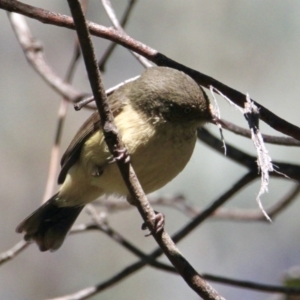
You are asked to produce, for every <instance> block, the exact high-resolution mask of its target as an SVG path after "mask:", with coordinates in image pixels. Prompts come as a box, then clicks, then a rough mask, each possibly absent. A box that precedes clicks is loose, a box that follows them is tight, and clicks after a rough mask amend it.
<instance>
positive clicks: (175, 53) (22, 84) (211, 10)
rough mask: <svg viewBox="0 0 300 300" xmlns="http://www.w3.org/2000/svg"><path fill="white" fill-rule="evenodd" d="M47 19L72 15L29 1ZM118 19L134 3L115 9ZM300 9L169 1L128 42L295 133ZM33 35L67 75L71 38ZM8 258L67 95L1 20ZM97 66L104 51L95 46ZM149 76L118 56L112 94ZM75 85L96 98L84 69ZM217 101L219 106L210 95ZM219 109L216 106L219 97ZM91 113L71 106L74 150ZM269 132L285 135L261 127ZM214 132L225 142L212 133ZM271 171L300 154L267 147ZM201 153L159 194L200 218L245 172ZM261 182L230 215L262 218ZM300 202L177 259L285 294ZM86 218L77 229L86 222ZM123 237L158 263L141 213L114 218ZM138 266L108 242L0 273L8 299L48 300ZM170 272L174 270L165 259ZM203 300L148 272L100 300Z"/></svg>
mask: <svg viewBox="0 0 300 300" xmlns="http://www.w3.org/2000/svg"><path fill="white" fill-rule="evenodd" d="M26 3H28V4H31V5H36V6H40V7H41V6H42V7H43V8H45V9H48V10H52V11H55V12H59V13H63V14H68V15H70V13H69V9H68V6H67V1H50V0H44V1H37V0H36V1H26ZM112 3H113V5H115V8H116V10H117V12H118V15H121V14H122V11H123V9H124V7H125V4H126V3H127V1H124V0H123V1H116V0H115V1H112ZM299 11H300V2H299V1H297V0H294V1H293V0H290V1H280V0H264V1H261V0H260V1H259V0H251V1H246V0H239V1H236V0H235V1H234V0H215V1H207V0H206V1H205V0H194V1H192V0H189V1H183V0H176V1H175V0H165V1H158V0H152V1H146V0H140V1H138V3H137V5H136V7H135V9H134V11H133V13H132V16H131V19H130V21H129V24H128V26H127V28H126V31H127V32H128V34H129V35H131V36H132V37H133V38H135V39H137V40H139V41H141V42H143V43H145V44H147V45H149V46H151V47H153V48H155V49H157V50H158V51H160V52H162V53H163V54H165V55H167V56H169V57H170V58H172V59H174V60H176V61H178V62H180V63H183V64H185V65H187V66H190V67H192V68H194V69H196V70H199V71H200V72H202V73H205V74H207V75H210V76H212V77H214V78H216V79H217V80H219V81H221V82H223V83H225V84H227V85H229V86H231V87H233V88H235V89H237V90H239V91H241V92H243V93H249V94H250V96H251V97H253V98H254V99H255V100H256V101H257V102H259V103H261V104H262V105H264V106H265V107H267V108H269V109H270V110H272V111H273V112H274V113H276V114H278V115H280V116H281V117H282V118H284V119H287V120H289V121H290V122H292V123H294V124H296V125H298V126H299V125H300V124H299V110H300V101H299V94H300V85H299V81H300V72H299V69H300V57H299V52H300V18H299ZM88 18H89V19H90V20H92V21H94V22H97V23H99V24H103V25H107V26H110V22H109V20H108V19H107V17H106V15H105V13H104V11H103V9H102V7H101V4H100V1H90V6H89V10H88ZM28 22H29V25H30V27H31V30H32V32H33V34H34V36H35V37H36V38H37V39H39V40H40V41H42V43H43V45H44V48H45V55H46V58H47V60H48V62H49V63H50V64H51V66H52V67H53V69H54V70H55V71H56V72H57V73H58V74H59V75H60V76H62V77H63V76H64V74H65V71H66V68H67V66H68V63H69V60H70V57H71V55H72V53H73V43H74V32H73V31H70V30H68V29H64V28H60V27H54V26H51V25H45V24H42V23H40V22H37V21H35V20H28ZM0 24H1V33H0V41H1V42H0V43H1V46H0V49H1V55H0V65H1V70H0V90H1V99H2V101H1V103H2V105H1V110H0V119H1V126H0V140H1V143H0V166H1V168H0V176H1V181H0V190H1V197H0V205H1V208H2V209H1V210H0V228H1V230H0V252H2V251H5V250H8V249H9V248H10V247H12V246H13V245H14V244H15V243H16V242H18V241H19V240H20V239H21V236H20V235H18V234H16V233H15V227H16V225H17V224H18V223H19V222H20V221H21V220H22V219H23V218H24V217H26V216H27V215H28V214H29V213H31V212H32V211H33V210H34V209H35V208H37V207H38V206H39V204H40V203H41V200H42V197H43V193H44V189H45V184H46V179H47V173H48V164H49V157H50V149H51V145H52V143H53V139H54V132H55V128H56V118H57V111H58V107H59V102H60V96H58V95H56V94H55V93H54V92H53V91H52V90H51V89H50V88H49V86H48V85H47V84H45V83H44V82H43V81H42V79H41V78H40V77H39V76H38V75H37V74H36V73H35V71H34V70H33V69H32V68H31V67H30V66H29V65H28V63H27V61H26V59H25V57H24V55H23V53H22V50H21V49H20V46H19V45H18V43H17V41H16V38H15V36H14V33H13V31H12V29H11V26H10V24H9V21H8V19H7V15H6V12H5V11H2V10H1V11H0ZM93 41H94V43H95V47H96V49H97V55H98V56H99V57H100V56H101V53H103V51H104V50H105V49H106V45H107V44H108V42H107V41H104V40H101V39H99V38H94V39H93ZM141 71H142V67H141V66H140V65H139V64H138V63H137V62H136V61H135V59H134V58H133V57H132V55H131V54H129V53H128V51H127V50H126V49H123V48H121V47H118V48H117V51H115V53H114V55H113V56H112V58H111V60H110V61H109V64H108V65H107V72H106V73H105V75H104V82H105V85H106V87H107V88H109V87H111V86H113V85H115V84H117V83H119V82H120V81H123V80H125V79H127V78H130V77H132V76H135V75H138V74H139V73H140V72H141ZM74 85H75V86H76V87H77V88H78V89H81V90H82V91H86V92H90V89H89V84H88V81H87V76H86V73H85V70H84V68H83V63H81V64H80V67H79V69H78V71H77V73H76V78H75V82H74ZM210 97H211V96H210ZM218 99H219V98H218ZM219 105H220V107H221V114H222V116H223V117H224V118H225V119H227V120H231V121H234V122H236V123H237V124H239V125H242V126H246V123H245V121H244V120H243V117H242V116H241V115H240V114H239V112H237V111H236V110H235V109H234V108H232V107H229V105H228V104H226V103H225V102H224V101H223V100H222V99H219ZM89 114H90V112H88V111H81V112H75V111H74V110H73V109H72V107H71V106H70V109H69V115H68V118H67V122H66V129H65V131H64V136H63V146H62V150H64V149H65V148H66V146H67V145H68V143H69V142H70V140H71V138H72V136H73V135H74V134H75V132H76V131H77V129H78V127H79V126H80V125H81V124H82V122H83V121H84V120H85V119H86V118H87V116H88V115H89ZM261 127H262V131H263V132H265V133H269V134H277V133H275V132H274V131H273V130H272V129H270V128H269V127H268V126H266V125H265V124H263V123H262V125H261ZM207 128H209V129H211V130H213V131H214V132H217V131H216V129H215V128H214V126H212V125H208V126H207ZM225 138H226V141H227V142H228V143H233V144H234V145H236V146H237V147H239V148H241V149H243V150H244V151H246V152H247V153H250V154H252V155H255V150H254V147H253V146H252V144H251V142H250V141H249V140H247V139H244V138H241V137H236V136H234V135H233V134H231V133H229V132H225ZM267 147H268V150H269V152H270V155H271V157H272V158H273V160H277V161H284V162H293V163H297V162H298V161H299V150H298V149H297V148H287V147H279V146H271V145H267ZM245 171H246V170H245V169H244V168H242V167H240V166H238V165H236V164H234V163H232V162H230V161H229V160H228V159H226V157H224V156H223V155H219V154H216V153H214V152H213V151H212V150H211V149H209V148H208V147H206V146H205V145H203V144H201V143H198V145H197V147H196V150H195V153H194V155H193V157H192V159H191V161H190V163H189V165H188V166H187V167H186V169H185V170H184V172H182V174H180V175H179V176H178V177H177V178H176V179H175V180H174V181H173V182H171V183H170V184H168V185H167V186H166V187H165V188H163V189H162V190H160V191H159V192H157V195H174V194H184V195H185V196H186V197H187V199H188V202H189V203H191V204H193V205H195V206H198V207H204V206H205V205H206V204H208V203H210V202H211V201H212V200H214V199H216V198H217V197H218V196H220V195H221V194H222V193H223V192H224V191H226V190H227V189H229V188H230V187H231V185H232V184H233V183H234V182H235V181H236V180H237V179H238V178H239V177H240V176H241V175H242V174H244V173H245ZM292 187H293V183H292V182H288V181H286V180H281V179H273V178H272V179H271V182H270V187H269V190H270V191H269V194H267V195H265V196H264V197H263V198H262V199H263V202H264V204H265V205H266V206H268V205H271V204H272V203H275V202H276V201H277V200H279V199H280V197H282V196H283V195H285V194H286V193H288V192H289V190H290V189H291V188H292ZM258 189H259V182H258V181H256V182H255V183H253V184H251V186H249V187H247V188H246V189H245V190H244V191H242V192H241V193H239V194H238V195H237V196H235V197H234V199H233V200H232V201H230V203H228V204H227V206H228V207H242V208H246V207H247V208H256V207H257V204H256V202H255V196H256V194H257V192H258ZM299 200H300V199H299V197H298V201H296V202H295V203H294V204H293V205H292V206H290V207H289V208H288V209H287V210H286V211H284V212H283V213H282V214H281V215H280V216H279V217H278V218H276V219H275V221H274V223H273V224H265V223H263V224H252V223H234V222H221V221H208V222H206V223H205V224H204V225H202V226H201V227H199V228H198V229H197V230H195V231H194V232H193V233H192V234H190V235H189V236H188V237H187V238H186V239H184V240H183V241H182V242H180V243H179V245H178V246H179V248H180V250H181V251H182V253H183V254H184V255H185V257H186V258H187V259H188V260H189V261H190V262H191V264H192V265H193V266H194V267H195V268H196V269H197V271H198V272H200V273H202V272H205V273H211V274H215V275H222V276H227V277H232V278H236V279H244V280H250V281H257V282H262V283H268V284H279V283H280V279H281V276H282V274H283V272H284V271H285V270H286V269H288V268H290V267H291V266H294V265H299V264H300V242H299V241H300V231H299V208H300V206H299ZM157 209H158V210H159V211H162V212H163V213H164V214H165V215H166V229H167V231H168V232H169V233H171V234H172V233H174V232H176V231H177V230H178V229H179V228H181V227H182V226H183V225H184V224H186V222H187V221H188V218H187V217H186V216H184V215H183V214H181V213H179V212H177V211H175V210H173V209H167V208H165V207H157ZM84 217H85V213H82V216H81V218H80V220H79V222H80V221H82V220H84ZM109 222H110V224H111V225H112V226H113V227H114V228H115V229H116V230H118V231H119V232H120V233H122V234H124V236H125V237H126V238H128V239H130V240H131V241H132V243H134V244H135V245H137V246H139V247H141V248H142V249H143V250H144V251H146V252H151V251H152V249H154V248H155V247H156V244H155V242H154V241H153V239H152V238H144V236H143V235H144V233H143V232H142V231H141V230H140V225H141V223H142V220H141V218H140V216H139V215H138V213H137V212H136V211H135V210H131V211H129V212H128V211H127V212H122V213H118V214H114V215H112V216H109ZM136 260H137V258H136V257H134V256H133V255H131V253H128V252H127V251H126V250H124V249H123V248H122V247H120V246H118V245H117V244H116V243H115V242H113V241H112V240H110V239H109V238H107V237H106V236H104V235H103V234H101V233H95V232H94V233H88V234H85V235H77V236H73V237H69V238H67V240H66V241H65V243H64V245H63V247H62V248H61V249H59V251H57V252H55V253H40V252H39V251H38V248H37V247H36V246H35V245H32V246H30V247H29V248H28V249H27V250H25V251H24V252H23V253H22V254H20V255H19V256H18V257H17V258H15V259H14V260H12V261H10V262H8V263H6V264H4V265H2V266H1V268H0V299H14V300H15V299H16V300H18V299H20V300H32V299H47V298H53V297H58V296H62V295H65V294H68V293H73V292H76V291H77V290H79V289H82V288H84V287H87V286H91V285H93V284H96V283H98V282H102V281H103V280H105V279H107V278H109V277H111V276H112V275H114V274H115V273H116V272H118V271H120V270H122V269H123V268H124V267H126V266H128V265H129V264H130V263H133V262H135V261H136ZM163 260H164V261H166V259H165V258H164V259H163ZM212 285H213V286H214V287H215V288H216V289H217V290H218V291H219V292H220V293H221V295H223V296H224V297H226V299H231V300H240V299H244V300H254V299H255V300H256V299H257V300H263V299H269V297H270V295H269V294H265V293H258V292H253V291H249V290H244V289H236V288H234V287H230V286H225V285H219V284H215V283H212ZM154 298H155V299H156V300H163V299H174V300H180V299H198V297H197V295H196V294H195V293H194V292H193V291H191V290H190V289H189V288H188V287H187V286H186V284H185V283H184V282H183V280H182V279H181V278H180V277H179V276H175V275H170V274H167V273H165V272H161V271H158V270H154V269H152V268H150V267H148V268H144V269H142V270H141V271H139V272H138V273H135V274H134V275H133V276H130V277H129V278H127V279H126V280H123V281H122V282H121V283H119V284H117V285H116V286H114V287H113V288H110V289H108V290H106V291H105V292H104V293H102V294H99V295H97V296H95V297H93V298H92V299H121V300H125V299H126V300H127V299H145V300H148V299H149V300H151V299H154Z"/></svg>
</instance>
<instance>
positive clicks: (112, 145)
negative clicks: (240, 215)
mask: <svg viewBox="0 0 300 300" xmlns="http://www.w3.org/2000/svg"><path fill="white" fill-rule="evenodd" d="M68 3H69V7H70V10H71V13H72V16H73V19H74V23H75V26H76V31H77V34H78V39H79V43H80V46H81V51H82V55H83V58H84V62H85V65H86V69H87V72H88V77H89V81H90V85H91V88H92V91H93V94H94V97H95V101H96V104H97V108H98V111H99V114H100V119H101V125H102V130H103V133H104V136H105V140H106V143H107V145H108V148H109V150H110V152H111V153H112V154H113V155H114V157H115V158H116V159H117V156H118V154H119V153H121V152H123V153H124V151H123V149H125V147H124V145H123V143H122V141H121V138H120V136H119V135H118V132H117V130H116V126H115V124H114V120H113V116H112V113H111V111H110V109H109V106H108V101H107V98H106V94H105V90H104V87H103V85H102V82H101V77H100V72H99V69H98V66H97V63H96V57H95V54H94V51H93V45H92V41H91V38H90V35H89V30H88V26H87V24H86V21H85V17H84V14H83V11H82V9H81V5H80V3H79V1H78V0H68ZM117 164H118V167H119V169H120V171H121V174H122V177H123V180H124V182H125V183H126V185H127V187H128V190H129V192H130V194H131V196H132V197H133V199H134V200H135V205H136V206H137V208H138V210H139V212H140V214H141V215H142V217H143V219H144V221H145V222H146V224H147V225H148V224H149V225H148V226H149V229H150V231H151V232H152V233H153V234H152V235H153V237H154V238H155V240H156V241H157V243H158V244H159V246H160V247H161V248H162V249H163V251H164V253H165V255H166V256H167V257H168V259H169V260H170V261H171V262H172V264H173V265H174V266H175V267H176V269H177V271H178V272H179V273H180V274H181V276H182V277H183V279H184V280H185V281H186V282H187V284H188V285H189V286H190V287H191V288H192V289H193V290H194V291H195V292H196V293H197V294H198V295H200V296H201V297H203V298H204V299H207V300H213V299H215V300H217V299H218V300H220V299H221V298H222V297H220V296H219V295H218V294H217V292H216V291H214V290H213V288H212V287H211V286H210V285H208V284H207V283H206V282H205V281H204V280H203V279H202V278H201V277H200V275H199V274H198V273H197V272H196V270H195V269H194V268H193V267H192V266H191V265H190V264H189V263H188V261H187V260H186V259H185V258H184V257H183V256H182V255H181V253H180V252H179V250H178V249H177V248H176V246H175V244H174V243H173V241H172V240H171V238H170V237H169V235H168V234H167V233H166V232H165V231H164V230H162V231H160V232H155V212H154V210H153V209H152V207H151V206H150V204H149V202H148V200H147V198H146V196H145V194H144V192H143V190H142V187H141V185H140V183H139V181H138V179H137V177H136V175H135V172H134V170H133V168H132V166H131V164H130V163H128V162H126V160H125V159H123V160H120V159H117Z"/></svg>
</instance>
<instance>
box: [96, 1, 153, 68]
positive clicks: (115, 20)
mask: <svg viewBox="0 0 300 300" xmlns="http://www.w3.org/2000/svg"><path fill="white" fill-rule="evenodd" d="M101 1H102V5H103V7H104V9H105V11H106V13H107V15H108V17H109V18H110V20H111V22H112V24H113V25H114V27H115V28H116V29H117V30H118V31H119V33H120V34H122V35H127V34H126V32H125V31H124V29H123V27H122V26H121V24H120V23H119V20H118V18H117V15H116V13H115V11H114V9H113V7H112V5H111V2H110V0H101ZM130 52H131V53H132V54H133V56H134V57H135V58H136V59H137V60H138V61H139V62H140V63H141V64H142V65H143V66H144V67H145V68H151V67H152V64H150V63H149V61H148V60H147V59H146V58H145V57H143V56H141V55H139V54H137V53H135V52H133V51H130Z"/></svg>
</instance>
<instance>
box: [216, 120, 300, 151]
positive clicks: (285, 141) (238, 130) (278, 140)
mask: <svg viewBox="0 0 300 300" xmlns="http://www.w3.org/2000/svg"><path fill="white" fill-rule="evenodd" d="M218 122H219V123H220V124H221V125H222V127H223V128H225V129H227V130H228V131H231V132H233V133H235V134H237V135H241V136H244V137H247V138H251V132H250V130H249V129H246V128H243V127H240V126H238V125H235V124H233V123H231V122H228V121H226V120H224V119H219V120H218ZM262 137H263V139H264V141H265V142H266V143H269V144H274V145H281V146H295V147H299V146H300V141H298V140H296V139H294V138H291V137H285V136H273V135H268V134H263V135H262Z"/></svg>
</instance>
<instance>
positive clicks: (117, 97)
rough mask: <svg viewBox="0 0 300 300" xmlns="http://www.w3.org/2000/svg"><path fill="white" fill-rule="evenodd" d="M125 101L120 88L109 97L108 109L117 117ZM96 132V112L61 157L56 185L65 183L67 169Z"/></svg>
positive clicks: (125, 98) (97, 122) (98, 127)
mask: <svg viewBox="0 0 300 300" xmlns="http://www.w3.org/2000/svg"><path fill="white" fill-rule="evenodd" d="M122 90H123V91H122ZM122 92H123V93H122ZM126 100H127V97H126V95H125V92H124V89H122V87H121V88H120V89H119V90H117V91H115V92H114V93H113V94H112V95H111V96H110V97H109V103H110V108H111V110H112V112H113V115H114V116H117V115H118V114H119V113H120V112H121V111H122V108H123V107H124V105H125V103H126ZM98 130H100V116H99V113H98V111H96V112H94V113H93V114H92V115H91V116H90V117H89V118H88V119H87V120H86V121H85V122H84V123H83V125H82V126H81V127H80V129H79V130H78V132H77V134H76V135H75V137H74V138H73V140H72V141H71V143H70V145H69V147H68V148H67V150H66V151H65V153H64V155H63V156H62V158H61V161H60V165H61V171H60V173H59V176H58V184H62V183H63V182H64V181H65V178H66V175H67V173H68V171H69V169H70V168H71V167H72V166H73V164H74V163H75V162H76V161H77V160H78V158H79V156H80V152H81V148H82V146H83V145H84V143H85V142H86V140H87V139H88V138H89V137H90V136H92V135H93V134H94V133H95V132H96V131H98Z"/></svg>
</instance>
